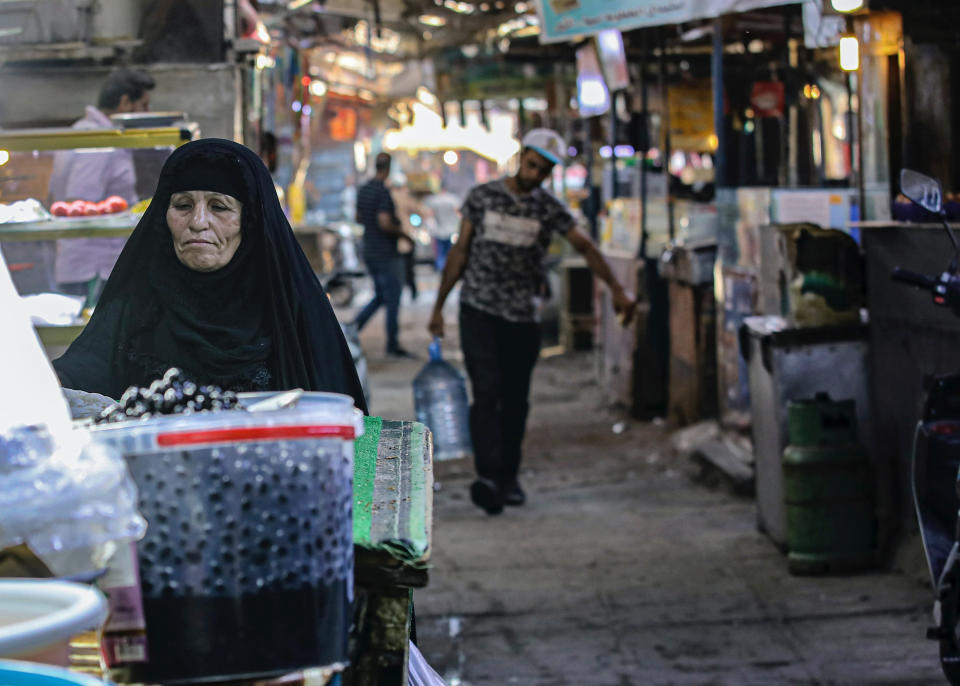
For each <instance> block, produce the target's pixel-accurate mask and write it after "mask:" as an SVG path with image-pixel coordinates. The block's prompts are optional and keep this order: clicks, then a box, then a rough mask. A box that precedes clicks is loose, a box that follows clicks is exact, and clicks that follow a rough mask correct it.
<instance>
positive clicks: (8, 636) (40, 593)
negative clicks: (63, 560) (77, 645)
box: [0, 579, 107, 666]
mask: <svg viewBox="0 0 960 686" xmlns="http://www.w3.org/2000/svg"><path fill="white" fill-rule="evenodd" d="M106 618H107V601H106V598H104V596H103V594H102V593H100V591H98V590H96V589H95V588H93V587H91V586H84V585H82V584H76V583H72V582H68V581H56V580H47V579H10V580H6V579H3V580H0V658H7V659H19V660H28V661H31V662H44V663H47V664H54V665H63V666H66V665H68V664H69V650H70V649H69V643H70V638H71V637H72V636H75V635H76V634H79V633H83V632H84V631H92V630H94V629H97V628H99V627H100V626H101V625H102V624H103V622H104V621H105V620H106Z"/></svg>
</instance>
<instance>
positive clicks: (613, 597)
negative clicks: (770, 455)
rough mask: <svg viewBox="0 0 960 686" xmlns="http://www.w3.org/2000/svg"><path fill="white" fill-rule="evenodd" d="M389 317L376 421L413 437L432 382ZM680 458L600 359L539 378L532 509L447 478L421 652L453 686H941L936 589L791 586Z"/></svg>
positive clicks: (378, 364) (741, 505) (748, 517)
mask: <svg viewBox="0 0 960 686" xmlns="http://www.w3.org/2000/svg"><path fill="white" fill-rule="evenodd" d="M425 285H427V286H428V287H429V285H430V283H429V281H428V282H427V283H425ZM432 298H433V294H432V293H423V294H421V298H420V302H419V303H418V304H417V305H416V306H414V307H407V308H406V309H405V310H404V313H403V315H402V317H403V321H404V328H403V331H402V335H401V337H402V339H403V342H404V345H407V346H408V347H410V348H411V349H416V350H418V351H425V347H426V343H427V336H426V333H425V332H424V331H423V325H424V323H425V321H426V315H427V311H428V310H427V308H428V307H429V305H430V304H432V302H433V300H432ZM361 300H362V296H361ZM358 304H362V303H358ZM448 308H449V313H450V315H451V316H450V317H449V319H450V320H451V321H452V320H453V319H454V318H453V316H452V315H453V313H454V312H455V306H453V305H449V306H448ZM381 317H382V315H378V317H377V318H375V319H374V320H373V321H372V322H371V324H370V326H369V327H368V328H367V330H365V331H364V335H363V341H364V345H365V348H366V349H367V350H368V352H369V353H370V368H371V382H372V387H373V396H374V397H373V408H372V409H373V411H374V412H375V413H377V414H382V415H383V416H389V417H392V418H410V417H412V414H413V411H412V394H411V390H410V388H411V387H410V383H411V380H412V378H413V375H414V374H415V373H416V371H417V370H418V369H419V367H420V366H421V364H422V362H388V361H386V360H384V359H383V358H382V355H381V354H380V350H382V341H383V334H382V327H383V324H382V319H381ZM452 334H453V337H454V338H455V332H452ZM447 348H448V349H449V350H450V351H451V352H455V350H456V349H455V347H454V346H453V345H452V344H448V345H447ZM421 354H425V353H422V352H421ZM667 439H668V435H667V432H666V431H665V429H663V428H662V427H660V426H657V425H654V424H652V423H638V422H631V421H628V420H626V419H625V418H624V417H623V416H622V415H620V414H618V413H616V412H614V411H612V410H610V409H609V408H608V407H607V406H606V404H605V402H604V400H603V394H602V393H601V389H600V388H599V387H598V386H597V383H596V374H595V372H594V359H593V356H592V355H591V354H589V353H586V354H576V355H562V356H557V357H550V358H548V359H544V360H542V361H541V363H540V365H539V366H538V368H537V371H536V373H535V377H534V389H533V411H532V414H531V419H530V426H529V430H528V434H527V439H526V443H525V461H524V469H523V472H522V474H521V481H522V483H523V485H524V487H525V488H526V490H527V492H528V495H529V502H528V504H527V505H526V506H525V507H522V508H512V509H508V510H507V511H506V512H505V513H504V514H503V515H501V516H498V517H490V516H487V515H485V514H484V513H483V512H482V511H480V510H478V509H477V508H476V507H474V506H473V505H472V504H471V503H470V501H469V498H468V496H467V488H468V485H469V483H470V480H471V478H472V465H471V464H468V463H467V462H465V461H455V462H443V463H438V464H437V465H436V477H437V482H438V484H439V486H438V489H439V490H438V491H437V492H436V494H435V496H436V498H435V519H434V526H435V529H434V550H433V557H432V564H433V567H432V569H431V572H430V584H429V586H428V587H427V588H426V589H423V590H419V591H417V592H416V594H415V602H416V608H417V620H418V631H419V642H420V647H421V649H422V651H423V653H424V654H425V656H426V657H427V659H428V661H429V662H430V663H431V664H432V665H433V666H434V668H435V669H437V671H438V672H440V674H441V675H443V676H444V677H445V678H446V679H447V681H448V683H449V684H450V686H457V685H459V686H466V685H469V686H493V685H500V684H537V685H544V686H547V685H549V686H567V685H569V686H573V685H577V686H615V685H616V686H627V685H631V684H636V685H647V684H651V685H653V684H730V685H731V686H734V685H737V686H739V685H741V684H770V685H778V686H779V685H782V684H851V685H854V684H856V685H868V684H891V685H892V684H898V685H903V684H941V683H944V682H943V680H942V678H941V677H940V676H939V667H938V665H937V657H936V654H937V649H936V645H935V644H934V643H932V642H930V641H927V640H925V639H924V632H925V629H926V627H927V625H928V623H929V619H928V608H929V603H928V598H929V593H928V591H927V589H925V588H923V587H922V586H920V585H918V584H917V583H916V582H914V581H912V580H909V579H907V578H905V577H903V576H901V575H898V574H893V573H881V572H877V573H872V574H865V575H857V576H847V577H793V576H791V575H790V574H788V572H787V567H786V561H785V559H784V558H783V556H782V555H781V554H780V553H779V552H777V551H776V549H775V548H774V547H773V546H772V544H770V543H769V541H768V540H767V539H766V538H765V537H764V536H762V535H761V534H759V533H758V532H757V531H756V528H755V503H754V501H753V500H749V499H739V498H736V497H734V496H732V495H730V494H728V493H726V492H723V491H712V490H709V489H707V488H705V487H704V486H702V485H699V484H697V483H695V482H694V481H693V480H692V479H691V478H690V474H689V471H690V470H689V468H688V466H687V465H686V464H684V463H682V462H679V461H678V460H677V458H675V457H673V456H672V455H671V454H670V453H669V451H668V449H667V447H666V446H667Z"/></svg>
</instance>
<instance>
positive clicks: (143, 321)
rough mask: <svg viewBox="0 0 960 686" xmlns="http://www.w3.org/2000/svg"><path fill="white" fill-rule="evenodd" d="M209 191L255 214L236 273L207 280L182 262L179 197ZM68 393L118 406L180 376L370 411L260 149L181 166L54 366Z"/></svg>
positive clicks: (221, 147)
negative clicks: (130, 392) (173, 224)
mask: <svg viewBox="0 0 960 686" xmlns="http://www.w3.org/2000/svg"><path fill="white" fill-rule="evenodd" d="M184 190H206V191H217V192H221V193H226V194H228V195H231V196H233V197H235V198H237V199H238V200H240V201H241V202H242V203H243V210H242V215H241V232H242V238H241V241H240V246H239V248H238V249H237V252H236V254H235V255H234V256H233V259H232V260H231V261H230V263H229V264H228V265H227V266H226V267H223V268H221V269H218V270H217V271H214V272H197V271H194V270H192V269H190V268H188V267H186V266H184V265H183V264H181V262H180V261H179V260H178V259H177V256H176V253H175V252H174V249H173V240H172V238H171V235H170V229H169V228H168V226H167V219H166V214H167V207H168V205H169V203H170V196H171V195H172V194H173V193H175V192H178V191H184ZM53 366H54V369H56V371H57V374H58V375H59V377H60V381H61V383H62V384H63V385H64V387H67V388H74V389H78V390H84V391H90V392H95V393H102V394H104V395H107V396H110V397H113V398H118V397H119V396H120V395H121V394H122V393H123V391H124V390H125V389H126V388H127V387H129V386H132V385H144V384H147V383H149V382H150V381H152V380H153V379H156V378H159V377H160V376H162V374H163V372H164V371H166V369H168V368H169V367H179V368H180V369H182V370H183V371H184V373H185V375H186V376H187V377H189V378H191V379H193V380H195V381H196V382H197V383H201V384H215V385H218V386H221V387H222V388H224V389H232V390H236V391H248V390H285V389H289V388H303V389H304V390H308V391H332V392H336V393H345V394H347V395H350V396H353V398H354V403H355V404H356V405H357V407H359V408H361V409H363V410H364V411H366V403H365V402H364V398H363V391H362V390H361V387H360V381H359V379H358V378H357V372H356V368H355V367H354V365H353V360H352V358H351V356H350V351H349V349H348V348H347V342H346V340H345V339H344V337H343V332H342V331H341V329H340V325H339V323H338V322H337V319H336V317H335V315H334V313H333V308H332V307H331V306H330V302H329V300H328V299H327V296H326V294H325V293H324V292H323V288H322V287H321V286H320V283H319V281H318V280H317V277H316V275H315V274H314V273H313V270H312V268H311V267H310V264H309V262H308V261H307V258H306V256H305V255H304V254H303V251H302V250H301V248H300V246H299V244H298V243H297V241H296V238H295V237H294V235H293V230H292V229H291V228H290V224H289V223H288V222H287V218H286V216H285V215H284V214H283V210H282V209H281V207H280V202H279V200H278V198H277V194H276V191H275V189H274V185H273V180H272V179H271V177H270V173H269V172H268V171H267V168H266V167H265V166H264V164H263V162H262V161H261V160H260V158H259V157H258V156H257V155H256V154H255V153H253V152H252V151H251V150H249V149H248V148H246V147H244V146H242V145H239V144H237V143H234V142H232V141H228V140H221V139H216V138H210V139H203V140H198V141H193V142H190V143H187V144H185V145H183V146H181V147H180V148H178V149H177V150H175V151H174V152H173V154H171V155H170V157H169V158H168V159H167V162H166V164H164V166H163V171H162V172H161V174H160V180H159V181H158V184H157V191H156V193H155V194H154V196H153V200H152V201H151V203H150V207H149V208H148V209H147V211H146V212H145V213H144V215H143V217H142V218H141V220H140V223H139V224H137V227H136V229H134V231H133V233H132V234H131V236H130V239H129V240H128V241H127V244H126V246H125V247H124V249H123V252H122V253H121V254H120V258H119V259H118V260H117V264H116V266H115V267H114V269H113V272H112V273H111V274H110V278H109V280H108V281H107V283H106V286H105V287H104V290H103V295H102V296H101V298H100V302H99V303H98V304H97V307H96V309H95V310H94V314H93V317H91V319H90V322H89V323H88V324H87V326H86V327H85V328H84V330H83V333H81V334H80V336H79V338H77V340H76V341H74V343H73V344H72V345H71V346H70V348H69V349H68V350H67V352H66V353H64V355H63V356H62V357H60V358H59V359H57V360H55V361H54V363H53Z"/></svg>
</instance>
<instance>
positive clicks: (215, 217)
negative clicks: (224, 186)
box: [167, 191, 243, 272]
mask: <svg viewBox="0 0 960 686" xmlns="http://www.w3.org/2000/svg"><path fill="white" fill-rule="evenodd" d="M242 209H243V203H241V202H240V201H239V200H237V199H236V198H234V197H233V196H230V195H226V194H225V193H215V192H213V191H180V192H179V193H174V194H173V195H171V196H170V206H169V207H167V226H168V227H170V234H171V235H172V236H173V249H174V251H175V252H176V253H177V259H179V260H180V262H182V263H183V264H184V265H186V266H187V267H189V268H190V269H193V270H194V271H198V272H212V271H216V270H217V269H221V268H222V267H226V266H227V265H228V264H229V263H230V260H232V259H233V256H234V254H235V253H236V252H237V248H239V247H240V239H241V237H242V234H241V231H240V211H241V210H242Z"/></svg>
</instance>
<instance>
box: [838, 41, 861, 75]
mask: <svg viewBox="0 0 960 686" xmlns="http://www.w3.org/2000/svg"><path fill="white" fill-rule="evenodd" d="M840 68H841V69H843V70H844V71H856V70H857V69H859V68H860V42H859V41H858V40H857V37H856V36H842V37H841V38H840Z"/></svg>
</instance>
